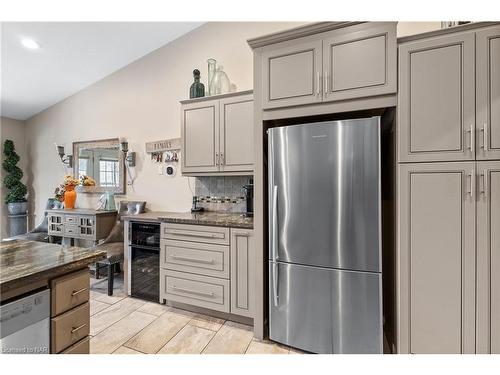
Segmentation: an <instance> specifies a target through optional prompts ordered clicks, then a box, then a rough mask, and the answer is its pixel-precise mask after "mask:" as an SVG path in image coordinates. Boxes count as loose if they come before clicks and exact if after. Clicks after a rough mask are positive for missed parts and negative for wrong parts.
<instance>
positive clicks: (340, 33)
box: [323, 23, 397, 101]
mask: <svg viewBox="0 0 500 375" xmlns="http://www.w3.org/2000/svg"><path fill="white" fill-rule="evenodd" d="M368 25H369V26H366V25H365V24H361V25H357V26H353V27H350V28H345V29H339V30H335V31H332V32H330V33H329V34H330V37H328V38H326V39H323V68H324V72H323V81H324V87H323V93H324V98H323V100H327V101H332V100H343V99H353V98H360V97H367V96H373V95H383V94H391V93H395V92H396V88H397V87H396V86H397V84H396V80H397V73H396V71H397V70H396V59H397V51H396V27H395V26H394V23H370V24H368Z"/></svg>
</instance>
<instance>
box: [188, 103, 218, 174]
mask: <svg viewBox="0 0 500 375" xmlns="http://www.w3.org/2000/svg"><path fill="white" fill-rule="evenodd" d="M181 116H182V118H181V137H182V142H181V152H182V155H181V158H182V172H183V173H190V172H217V171H219V164H218V152H219V101H218V100H210V101H204V102H200V103H192V104H186V105H183V106H182V109H181Z"/></svg>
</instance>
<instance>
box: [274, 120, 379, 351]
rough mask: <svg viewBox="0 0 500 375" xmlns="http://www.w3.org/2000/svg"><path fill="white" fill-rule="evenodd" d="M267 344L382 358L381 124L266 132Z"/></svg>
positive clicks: (347, 123) (343, 123)
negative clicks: (268, 329) (268, 336)
mask: <svg viewBox="0 0 500 375" xmlns="http://www.w3.org/2000/svg"><path fill="white" fill-rule="evenodd" d="M268 142H269V143H268V146H269V148H268V151H269V153H268V156H269V159H268V161H269V163H268V166H269V327H270V338H271V339H272V340H274V341H277V342H280V343H283V344H286V345H290V346H292V347H296V348H299V349H303V350H306V351H310V352H314V353H382V350H383V349H382V348H383V339H382V337H383V333H382V332H383V328H382V324H383V322H382V262H381V193H380V189H381V188H380V184H381V182H380V181H381V178H380V117H372V118H365V119H355V120H342V121H332V122H320V123H311V124H303V125H293V126H284V127H276V128H271V129H269V131H268Z"/></svg>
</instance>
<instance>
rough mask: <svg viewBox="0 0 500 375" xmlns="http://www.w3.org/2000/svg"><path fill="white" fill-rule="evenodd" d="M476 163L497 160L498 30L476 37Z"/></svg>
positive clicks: (499, 116)
mask: <svg viewBox="0 0 500 375" xmlns="http://www.w3.org/2000/svg"><path fill="white" fill-rule="evenodd" d="M476 111H477V114H476V116H477V128H478V130H477V142H476V144H477V146H476V149H477V152H476V156H477V159H478V160H488V159H489V160H491V159H500V26H495V27H489V28H486V29H483V30H481V31H478V32H477V33H476Z"/></svg>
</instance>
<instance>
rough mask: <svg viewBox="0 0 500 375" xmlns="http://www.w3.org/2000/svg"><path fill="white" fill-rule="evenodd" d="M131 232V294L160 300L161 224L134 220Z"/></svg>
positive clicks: (151, 299)
mask: <svg viewBox="0 0 500 375" xmlns="http://www.w3.org/2000/svg"><path fill="white" fill-rule="evenodd" d="M130 233H131V236H130V249H131V257H130V271H131V272H130V294H131V296H132V297H136V298H141V299H146V300H150V301H155V302H158V301H159V299H160V297H159V295H160V285H159V282H160V274H159V272H160V224H159V223H141V222H133V223H131V228H130Z"/></svg>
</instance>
